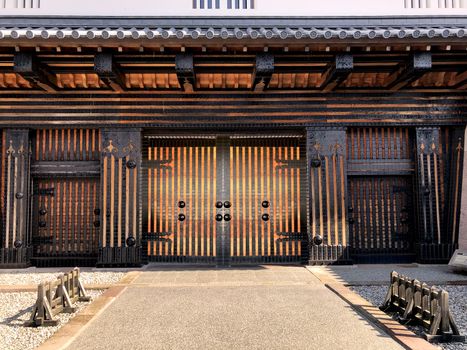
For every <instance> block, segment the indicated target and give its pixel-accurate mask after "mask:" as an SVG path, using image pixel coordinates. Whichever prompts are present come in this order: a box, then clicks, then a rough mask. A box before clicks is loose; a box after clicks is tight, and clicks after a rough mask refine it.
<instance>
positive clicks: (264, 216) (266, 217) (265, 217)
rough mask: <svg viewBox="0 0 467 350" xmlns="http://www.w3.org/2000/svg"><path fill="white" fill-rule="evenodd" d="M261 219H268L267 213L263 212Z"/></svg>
mask: <svg viewBox="0 0 467 350" xmlns="http://www.w3.org/2000/svg"><path fill="white" fill-rule="evenodd" d="M261 219H263V221H269V214H263V216H262V217H261Z"/></svg>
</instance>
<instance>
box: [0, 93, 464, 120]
mask: <svg viewBox="0 0 467 350" xmlns="http://www.w3.org/2000/svg"><path fill="white" fill-rule="evenodd" d="M0 96H1V99H0V126H1V125H7V126H9V127H12V126H14V127H18V126H25V127H33V128H44V125H48V126H49V127H63V125H67V126H71V125H76V126H79V127H85V126H94V127H96V126H98V127H103V126H105V125H120V126H141V127H143V126H148V127H150V126H152V127H177V126H178V127H180V126H186V127H200V126H201V125H203V126H208V125H212V126H216V127H233V126H240V127H246V128H248V127H256V126H258V125H260V124H266V125H271V126H285V125H289V126H304V125H310V126H314V125H328V126H334V125H361V126H370V125H391V127H395V126H398V125H409V124H412V125H426V123H427V121H429V123H430V124H432V125H454V124H463V123H465V120H466V119H467V108H465V107H466V105H467V102H466V98H467V93H464V92H455V93H454V92H453V93H449V94H448V93H442V94H440V93H428V92H425V93H420V92H400V93H393V94H384V93H366V94H364V93H348V94H330V95H325V94H319V93H312V92H308V93H307V92H300V93H273V92H269V93H255V94H251V93H235V92H226V93H193V94H182V93H151V92H144V91H142V92H138V93H122V94H120V95H116V94H112V93H100V94H97V93H96V94H80V93H62V94H60V93H57V94H43V93H36V94H11V93H9V94H7V93H5V94H1V95H0Z"/></svg>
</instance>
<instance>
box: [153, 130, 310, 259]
mask: <svg viewBox="0 0 467 350" xmlns="http://www.w3.org/2000/svg"><path fill="white" fill-rule="evenodd" d="M219 140H220V141H219ZM300 140H301V139H300V138H287V137H278V138H263V139H255V138H241V137H239V138H236V137H235V138H231V139H229V137H221V138H215V137H207V138H200V139H196V138H195V137H194V138H192V139H188V138H180V139H177V138H175V139H174V138H168V139H167V138H163V137H162V138H151V137H150V136H149V137H148V138H145V146H144V157H145V162H144V164H145V175H144V176H145V180H144V189H145V193H146V196H147V200H145V201H144V203H145V209H144V213H145V214H144V217H145V220H144V232H145V235H146V240H147V242H148V249H147V254H148V259H149V260H151V261H176V262H183V261H191V262H196V261H212V262H214V261H216V262H218V259H219V255H220V253H219V249H220V250H221V251H222V256H224V258H225V259H227V260H229V261H231V262H298V261H300V259H301V258H302V257H303V256H304V255H306V253H305V254H302V250H304V251H305V252H306V247H305V249H302V245H303V244H304V243H303V242H306V240H307V239H306V212H305V207H306V205H305V203H304V199H305V197H306V195H305V194H306V190H305V189H304V187H305V186H303V183H304V180H305V178H306V174H305V173H304V165H305V155H304V148H303V147H302V145H301V141H300ZM220 143H221V144H220ZM145 250H146V249H145Z"/></svg>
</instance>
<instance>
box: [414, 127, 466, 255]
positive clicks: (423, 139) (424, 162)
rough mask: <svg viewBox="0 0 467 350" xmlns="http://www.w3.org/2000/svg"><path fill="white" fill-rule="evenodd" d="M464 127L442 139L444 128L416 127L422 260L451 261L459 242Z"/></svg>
mask: <svg viewBox="0 0 467 350" xmlns="http://www.w3.org/2000/svg"><path fill="white" fill-rule="evenodd" d="M463 137H464V136H463V132H462V130H457V131H456V130H453V131H452V132H450V135H449V138H450V140H447V141H445V142H444V143H442V142H440V128H437V127H434V128H417V129H416V147H417V152H416V157H417V159H416V165H417V168H416V174H417V178H416V180H417V181H416V184H417V221H418V241H417V242H416V248H417V254H418V260H419V262H422V263H443V262H447V261H448V260H449V259H450V258H451V256H452V253H453V252H454V249H455V247H456V242H457V232H458V222H459V206H460V205H459V201H460V191H461V185H462V164H463V163H462V162H463V161H462V151H463V149H462V145H463Z"/></svg>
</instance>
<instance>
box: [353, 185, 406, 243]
mask: <svg viewBox="0 0 467 350" xmlns="http://www.w3.org/2000/svg"><path fill="white" fill-rule="evenodd" d="M412 191H413V186H412V180H411V178H410V177H401V176H398V177H393V176H377V177H376V176H375V177H371V176H368V177H353V178H351V179H350V181H349V217H350V218H351V219H350V245H351V247H352V248H357V249H369V250H372V249H375V250H378V249H398V250H400V251H401V252H402V251H404V250H408V249H410V248H413V246H412V242H413V239H414V236H413V220H412V219H413V214H412V213H413V202H412V199H411V197H412V193H413V192H412Z"/></svg>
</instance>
